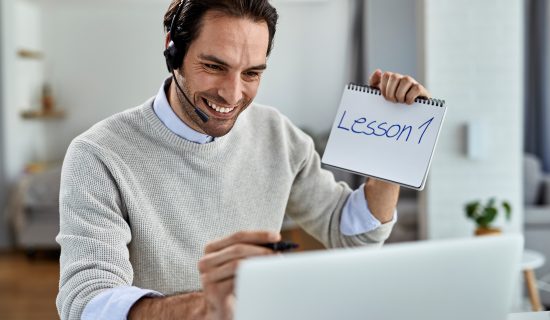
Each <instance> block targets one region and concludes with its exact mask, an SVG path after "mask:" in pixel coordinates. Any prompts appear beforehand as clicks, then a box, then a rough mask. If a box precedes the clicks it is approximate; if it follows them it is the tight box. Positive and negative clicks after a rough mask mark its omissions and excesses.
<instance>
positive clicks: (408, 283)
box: [235, 235, 523, 320]
mask: <svg viewBox="0 0 550 320" xmlns="http://www.w3.org/2000/svg"><path fill="white" fill-rule="evenodd" d="M522 251H523V238H522V236H520V235H507V236H486V237H476V238H468V239H454V240H439V241H421V242H411V243H404V244H391V245H386V246H384V247H382V248H381V249H373V248H353V249H333V250H327V251H317V252H306V253H291V254H287V255H282V256H273V257H259V258H253V259H249V260H246V261H243V262H242V263H241V265H240V267H239V269H238V273H237V284H236V297H237V301H236V309H235V319H236V320H258V319H262V320H275V319H277V320H281V319H283V320H286V319H300V320H302V319H304V320H305V319H315V320H334V319H346V320H348V319H374V320H404V319H413V320H416V319H418V320H441V319H445V320H465V319H468V320H477V319H479V320H503V319H506V316H507V314H508V313H509V312H510V309H511V302H512V296H513V291H514V289H517V288H518V287H517V285H516V284H517V283H519V276H520V259H521V254H522Z"/></svg>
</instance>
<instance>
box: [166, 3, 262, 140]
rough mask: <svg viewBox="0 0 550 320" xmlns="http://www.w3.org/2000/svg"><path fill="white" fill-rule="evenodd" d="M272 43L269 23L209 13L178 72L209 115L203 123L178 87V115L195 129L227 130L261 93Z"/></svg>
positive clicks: (217, 133) (187, 90)
mask: <svg viewBox="0 0 550 320" xmlns="http://www.w3.org/2000/svg"><path fill="white" fill-rule="evenodd" d="M268 42H269V31H268V28H267V24H266V23H265V22H254V21H252V20H249V19H242V18H234V17H228V16H226V15H223V14H222V13H219V12H216V11H210V12H207V13H206V14H205V16H204V17H203V20H202V27H201V30H200V32H199V36H198V38H197V39H196V40H195V41H193V42H192V43H191V45H190V46H189V50H188V51H187V54H186V56H185V58H184V59H183V66H182V68H181V69H180V70H179V72H181V74H179V75H178V73H179V72H176V76H177V78H178V81H179V82H180V83H183V88H182V89H183V90H185V93H186V94H187V96H188V97H189V99H190V100H191V101H192V102H193V103H194V104H195V106H196V107H197V108H199V109H201V110H202V111H203V112H204V113H206V114H207V115H208V117H209V120H208V121H207V122H203V121H202V120H201V119H200V118H199V117H198V115H197V114H196V113H195V110H194V109H193V107H192V106H190V105H189V103H187V101H186V100H185V98H183V97H182V95H181V93H180V92H179V91H178V92H177V94H178V97H179V99H178V101H179V102H180V103H177V107H175V108H174V109H175V112H176V113H177V114H178V116H179V117H180V118H182V120H184V121H185V123H186V124H187V125H189V126H190V127H191V128H193V129H195V130H196V131H199V132H202V133H206V134H208V135H210V136H213V137H220V136H223V135H225V134H227V133H228V132H229V130H231V128H233V125H234V124H235V121H236V120H237V117H238V116H239V114H240V113H241V112H242V111H243V110H245V109H246V108H247V107H248V105H249V104H250V103H251V102H252V100H253V99H254V97H255V96H256V93H257V91H258V86H259V84H260V78H261V75H262V72H263V71H264V69H265V68H266V52H267V46H268ZM182 76H183V77H182ZM172 87H173V86H172ZM182 104H183V105H182ZM172 105H174V103H172Z"/></svg>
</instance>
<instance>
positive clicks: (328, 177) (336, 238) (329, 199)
mask: <svg viewBox="0 0 550 320" xmlns="http://www.w3.org/2000/svg"><path fill="white" fill-rule="evenodd" d="M300 144H301V147H296V148H295V150H302V152H300V153H301V154H302V155H303V159H302V160H301V163H300V166H299V171H298V174H297V175H296V178H295V180H294V183H293V185H292V190H291V192H290V197H289V201H288V206H287V214H288V216H289V217H290V218H292V219H293V220H294V221H295V222H296V223H298V224H299V225H300V226H301V227H302V228H303V229H304V230H305V231H307V232H308V233H309V234H311V235H312V236H313V237H315V238H316V239H317V240H319V241H320V242H321V243H323V244H324V245H325V246H326V247H327V248H340V247H354V246H364V245H374V246H381V245H382V244H383V242H384V241H385V240H386V239H387V238H388V237H389V235H390V232H391V230H392V227H393V224H394V222H390V223H386V224H383V225H381V226H379V227H378V228H376V229H374V230H371V231H368V232H365V233H361V234H357V235H351V236H347V235H344V234H343V233H342V232H341V220H342V212H343V209H344V206H345V204H346V202H347V200H348V198H349V197H350V195H351V193H352V191H351V189H350V188H349V186H348V185H347V184H345V183H344V182H336V181H335V180H334V175H333V174H332V173H331V172H330V171H328V170H325V169H323V168H321V160H320V158H319V155H318V154H317V152H316V151H315V148H314V145H313V141H312V140H311V138H309V137H307V138H305V139H303V140H302V142H301V143H300Z"/></svg>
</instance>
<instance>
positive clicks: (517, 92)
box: [420, 0, 524, 238]
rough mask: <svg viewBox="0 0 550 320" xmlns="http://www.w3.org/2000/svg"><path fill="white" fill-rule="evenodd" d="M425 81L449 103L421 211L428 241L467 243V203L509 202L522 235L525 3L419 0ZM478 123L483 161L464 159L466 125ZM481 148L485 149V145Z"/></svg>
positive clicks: (515, 226)
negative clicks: (491, 199)
mask: <svg viewBox="0 0 550 320" xmlns="http://www.w3.org/2000/svg"><path fill="white" fill-rule="evenodd" d="M423 4H424V6H423V9H422V10H421V12H422V16H421V17H420V21H424V32H423V41H424V43H423V45H422V46H421V50H422V51H423V53H422V54H421V56H422V57H424V66H425V68H424V70H423V73H424V75H425V82H426V85H427V87H428V88H430V90H431V93H432V95H434V96H435V97H440V98H444V99H446V101H447V105H448V113H447V118H446V120H445V123H444V126H443V130H442V134H441V136H440V139H439V142H438V146H437V150H436V154H435V157H434V161H433V164H432V168H431V172H430V175H429V181H428V184H427V186H426V188H427V190H426V192H425V196H426V197H425V198H424V199H423V200H424V205H425V212H424V213H425V214H426V215H425V216H424V218H425V223H424V224H423V227H424V228H423V230H422V233H423V234H424V237H427V238H444V237H445V238H446V237H458V236H468V235H471V234H472V231H473V229H474V226H473V224H472V223H471V222H469V221H467V220H466V218H465V217H464V210H463V206H464V204H465V203H466V202H467V201H470V200H475V199H487V198H489V197H491V196H496V197H498V198H500V199H507V200H509V201H510V202H511V203H512V207H513V211H514V214H513V221H512V223H510V224H506V225H505V230H507V231H514V232H520V230H521V229H522V223H523V221H522V215H523V212H522V203H523V201H522V192H523V190H522V172H521V170H522V150H523V146H522V123H523V119H522V115H523V114H522V109H523V50H522V48H523V37H524V35H523V28H524V25H523V13H524V8H523V2H522V1H520V0H506V1H503V0H486V1H476V0H466V1H453V0H424V3H423ZM471 122H476V123H478V124H480V127H481V130H480V132H478V133H477V135H476V136H475V140H476V141H478V142H479V141H481V142H482V141H485V142H486V143H485V144H484V145H483V146H482V147H483V149H484V151H485V152H484V157H482V158H481V159H479V160H475V159H469V158H467V157H466V156H465V153H464V143H465V139H464V131H463V128H464V125H465V124H467V123H471ZM482 143H483V142H482Z"/></svg>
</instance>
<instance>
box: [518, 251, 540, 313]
mask: <svg viewBox="0 0 550 320" xmlns="http://www.w3.org/2000/svg"><path fill="white" fill-rule="evenodd" d="M544 262H545V258H544V256H543V255H542V254H540V253H539V252H536V251H533V250H528V249H526V250H524V251H523V256H522V257H521V270H522V271H523V276H524V278H525V283H526V285H527V294H528V295H529V301H530V302H531V309H532V310H533V311H544V308H543V307H542V305H541V303H540V294H539V288H538V286H537V279H536V277H535V269H538V268H540V267H542V266H543V265H544Z"/></svg>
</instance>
